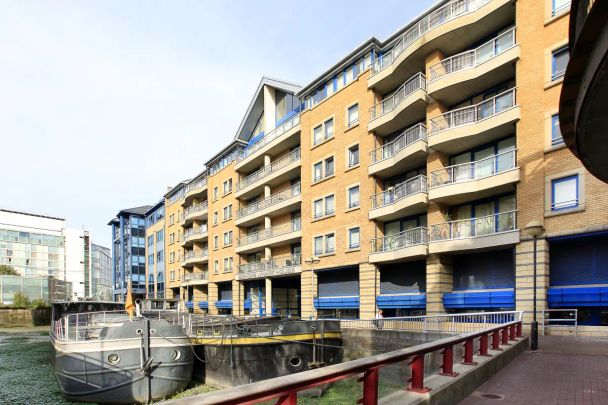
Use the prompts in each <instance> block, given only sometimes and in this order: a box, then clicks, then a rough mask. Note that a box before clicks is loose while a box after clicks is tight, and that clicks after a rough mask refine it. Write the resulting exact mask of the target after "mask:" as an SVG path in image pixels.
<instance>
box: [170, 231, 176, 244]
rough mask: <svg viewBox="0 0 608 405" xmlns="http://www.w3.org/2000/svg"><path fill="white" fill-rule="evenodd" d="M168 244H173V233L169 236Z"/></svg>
mask: <svg viewBox="0 0 608 405" xmlns="http://www.w3.org/2000/svg"><path fill="white" fill-rule="evenodd" d="M169 243H175V233H172V234H170V235H169Z"/></svg>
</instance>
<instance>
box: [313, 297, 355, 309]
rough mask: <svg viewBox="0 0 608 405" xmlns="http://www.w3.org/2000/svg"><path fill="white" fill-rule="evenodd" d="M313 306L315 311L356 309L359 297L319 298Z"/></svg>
mask: <svg viewBox="0 0 608 405" xmlns="http://www.w3.org/2000/svg"><path fill="white" fill-rule="evenodd" d="M314 304H315V309H358V308H359V297H321V298H315V300H314Z"/></svg>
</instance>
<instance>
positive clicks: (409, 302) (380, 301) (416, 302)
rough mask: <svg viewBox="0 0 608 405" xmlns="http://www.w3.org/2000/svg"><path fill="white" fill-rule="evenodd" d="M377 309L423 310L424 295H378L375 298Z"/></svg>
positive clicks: (424, 306) (424, 303) (424, 305)
mask: <svg viewBox="0 0 608 405" xmlns="http://www.w3.org/2000/svg"><path fill="white" fill-rule="evenodd" d="M376 305H377V306H378V308H381V309H387V308H409V309H425V308H426V294H410V295H406V294H400V295H379V296H378V297H376Z"/></svg>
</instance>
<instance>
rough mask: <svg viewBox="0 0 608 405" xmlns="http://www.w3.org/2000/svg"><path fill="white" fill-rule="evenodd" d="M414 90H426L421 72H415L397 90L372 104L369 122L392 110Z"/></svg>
mask: <svg viewBox="0 0 608 405" xmlns="http://www.w3.org/2000/svg"><path fill="white" fill-rule="evenodd" d="M416 90H425V91H426V77H425V76H424V74H423V73H416V74H415V75H414V76H412V77H410V78H409V79H408V80H407V81H406V82H405V83H403V84H402V85H401V86H399V88H398V89H397V90H395V91H394V92H392V93H391V94H389V95H387V96H386V97H384V98H383V99H382V100H381V101H380V102H378V103H376V104H374V106H373V107H371V108H370V109H369V120H370V122H371V121H373V120H375V119H376V118H379V117H382V116H383V115H385V114H388V113H389V112H391V111H393V110H394V109H395V108H397V106H398V105H399V104H400V103H401V102H402V101H403V100H405V98H406V97H407V96H409V95H410V94H412V93H413V92H415V91H416Z"/></svg>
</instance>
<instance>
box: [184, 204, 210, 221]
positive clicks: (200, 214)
mask: <svg viewBox="0 0 608 405" xmlns="http://www.w3.org/2000/svg"><path fill="white" fill-rule="evenodd" d="M207 213H208V202H207V200H205V201H203V202H202V203H200V204H194V205H191V206H189V207H188V208H186V209H185V210H184V213H183V214H182V216H181V217H180V220H181V223H182V226H184V225H188V224H190V223H191V222H192V221H194V220H198V221H204V220H206V219H207Z"/></svg>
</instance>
